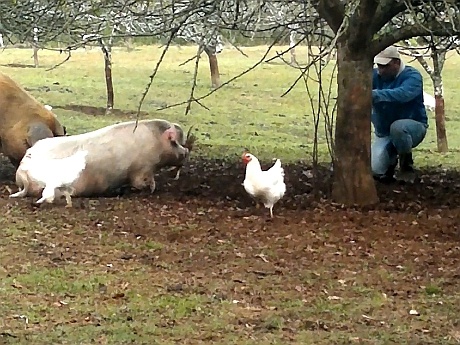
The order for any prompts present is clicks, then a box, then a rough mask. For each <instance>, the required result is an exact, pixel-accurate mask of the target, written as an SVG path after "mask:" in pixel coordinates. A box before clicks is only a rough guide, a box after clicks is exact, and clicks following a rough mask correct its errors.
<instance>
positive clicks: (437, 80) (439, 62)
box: [431, 46, 449, 153]
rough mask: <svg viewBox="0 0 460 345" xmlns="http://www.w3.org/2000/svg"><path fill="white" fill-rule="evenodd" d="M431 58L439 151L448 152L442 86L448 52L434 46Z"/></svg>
mask: <svg viewBox="0 0 460 345" xmlns="http://www.w3.org/2000/svg"><path fill="white" fill-rule="evenodd" d="M431 52H432V53H431V58H432V59H433V74H432V75H431V79H432V80H433V86H434V98H435V100H436V103H435V108H434V114H435V115H434V116H435V121H436V142H437V144H438V145H437V146H438V152H441V153H446V152H447V151H448V150H449V147H448V145H447V134H446V115H445V108H444V95H443V94H444V92H443V87H442V68H443V66H444V61H445V58H446V52H445V51H444V52H438V51H437V50H436V48H435V47H434V46H432V47H431Z"/></svg>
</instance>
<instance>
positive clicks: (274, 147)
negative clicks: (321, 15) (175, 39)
mask: <svg viewBox="0 0 460 345" xmlns="http://www.w3.org/2000/svg"><path fill="white" fill-rule="evenodd" d="M265 48H266V47H252V48H245V49H244V51H245V52H246V53H247V54H248V57H247V58H246V57H244V56H241V55H240V54H239V53H238V52H237V51H236V50H232V49H226V50H224V52H223V53H222V54H221V55H219V67H220V70H221V72H222V81H226V80H228V79H229V78H231V77H232V76H234V75H236V74H238V73H239V72H240V71H242V70H244V69H245V68H248V67H250V66H251V65H252V64H254V63H255V62H256V61H257V60H258V59H259V58H260V57H261V56H262V54H263V52H264V50H265ZM281 49H282V48H281V47H278V48H277V50H281ZM194 51H195V48H194V47H182V48H178V47H174V48H172V50H171V52H170V53H169V54H168V55H167V59H166V60H165V62H164V65H163V67H162V68H161V69H160V72H159V74H158V79H156V80H155V82H154V84H153V87H152V89H151V92H150V93H149V95H148V96H147V98H146V102H145V104H144V106H143V109H142V110H143V111H147V112H148V115H143V117H142V118H146V117H163V118H166V119H169V120H171V121H178V122H180V123H183V124H184V125H185V126H186V127H188V126H189V125H192V124H194V125H195V126H196V129H197V131H196V134H197V135H198V137H199V145H198V150H197V151H195V152H194V154H193V156H192V159H191V162H190V165H189V166H187V167H186V168H185V169H184V172H183V173H182V175H181V178H180V179H179V181H173V180H172V179H171V176H169V175H168V174H167V173H166V172H161V173H159V174H158V179H157V188H158V189H157V190H156V191H155V193H154V194H153V195H151V194H149V193H147V192H138V193H126V194H124V195H120V196H115V197H100V198H74V208H73V209H66V208H64V207H63V205H45V206H42V207H37V206H36V204H35V203H34V202H35V198H25V199H20V200H12V199H9V198H8V195H9V194H10V190H13V191H15V190H16V186H14V183H13V181H14V170H13V168H12V166H11V165H10V164H9V162H8V161H7V160H5V159H3V160H2V161H1V162H0V167H1V171H0V182H1V185H0V214H2V216H1V217H0V229H1V230H2V231H1V233H0V296H1V298H0V316H1V317H0V344H24V345H25V344H34V345H35V344H37V345H42V344H43V345H45V344H46V345H51V344H71V345H76V344H84V345H86V344H114V345H115V344H116V345H124V344H146V345H147V344H148V345H152V344H162V345H168V344H191V345H195V344H222V345H230V344H236V345H255V344H257V345H268V344H283V345H284V344H299V345H300V344H315V345H318V344H319V345H335V344H344V345H345V344H376V345H377V344H378V345H386V344H398V345H402V344H410V345H418V344H420V345H422V344H423V345H448V344H449V345H453V344H459V343H460V323H459V315H460V294H459V291H458V281H459V278H460V275H459V272H460V271H459V267H460V243H459V240H460V226H459V224H460V208H459V205H460V174H459V173H458V172H457V171H455V170H454V169H452V170H445V169H444V167H449V168H458V166H459V161H460V159H459V158H460V150H459V149H460V139H459V138H458V136H457V131H458V130H459V129H460V104H459V101H458V100H457V99H458V97H457V95H458V92H459V88H458V85H459V82H458V80H457V79H458V78H457V74H458V73H457V70H458V66H457V65H458V63H460V59H459V58H458V57H452V58H451V59H449V61H448V62H447V64H446V67H445V73H444V77H445V80H444V85H445V94H446V114H447V117H448V121H447V129H448V139H449V144H450V149H451V150H450V152H449V153H448V154H445V155H440V154H438V153H436V152H435V148H436V144H435V130H434V122H433V115H431V122H430V125H431V128H430V130H429V134H428V138H427V140H425V142H424V143H423V144H422V145H421V146H420V148H419V149H417V152H416V163H417V165H418V166H419V167H420V166H431V168H430V169H427V168H426V167H425V169H423V170H422V171H421V173H420V178H421V181H420V183H418V184H414V185H410V184H409V185H404V184H403V185H400V184H392V185H381V184H378V185H377V188H378V192H379V196H380V199H381V202H380V204H378V205H376V206H375V207H373V208H366V209H353V208H350V209H343V208H341V207H340V206H339V205H334V204H331V203H330V201H329V193H330V182H331V172H330V171H329V169H327V168H323V169H322V170H321V176H320V179H319V180H313V179H312V178H311V171H310V167H309V165H308V164H307V163H295V162H296V161H298V160H304V161H309V160H310V159H309V158H310V155H309V153H310V152H311V145H312V137H313V128H312V127H313V126H312V122H313V119H312V116H311V111H310V109H309V106H308V102H307V101H306V94H305V90H304V87H303V86H302V85H300V84H299V86H297V87H295V88H294V89H293V90H292V92H291V93H290V94H288V95H287V96H286V97H283V98H281V97H280V95H281V94H282V93H283V92H284V91H285V90H286V89H287V88H288V87H289V86H290V84H291V83H292V81H293V80H294V79H295V77H296V76H297V73H298V72H297V71H296V70H295V69H293V68H290V67H288V66H285V65H282V64H280V60H277V63H274V64H263V65H261V66H260V67H259V68H258V69H256V70H255V71H254V72H252V73H251V74H249V75H247V76H245V77H243V78H242V79H240V80H238V81H235V82H232V83H230V85H229V86H228V87H225V88H223V89H222V90H220V91H219V92H216V93H215V94H213V95H212V96H211V97H209V98H208V99H207V100H205V101H204V103H205V104H206V105H207V106H208V107H209V108H210V110H209V111H207V110H205V109H203V108H201V107H199V106H197V105H194V106H193V108H192V112H191V114H190V115H187V116H184V110H185V106H182V107H178V108H172V109H168V110H164V111H161V112H159V111H157V110H156V108H158V107H159V106H164V105H170V104H173V103H175V102H180V101H184V100H186V99H187V97H188V94H189V92H190V88H191V85H192V84H191V80H192V73H193V72H192V71H193V63H189V64H187V65H185V66H180V63H181V62H183V61H185V60H186V59H187V58H189V57H191V56H193V54H194ZM304 51H305V50H304ZM159 54H160V50H159V48H158V47H138V48H137V49H136V50H135V51H134V52H131V53H128V52H126V51H125V50H124V49H119V48H117V49H115V50H114V54H113V58H114V72H113V76H114V86H115V107H116V108H119V109H121V110H123V111H124V114H121V115H111V116H95V115H94V113H96V112H97V111H98V109H99V108H100V107H102V108H103V107H104V106H105V99H106V96H105V83H104V74H103V73H104V70H103V58H102V55H101V53H100V52H99V50H97V49H94V50H91V51H83V50H82V51H78V52H75V53H73V54H72V58H71V60H70V61H69V62H67V63H65V64H64V65H62V66H61V67H59V68H57V69H54V70H52V71H46V69H47V68H50V67H52V66H53V65H55V64H56V63H59V62H61V61H62V60H63V59H64V56H63V55H59V54H57V53H55V52H49V51H40V52H39V56H40V61H41V66H42V67H41V68H38V69H34V68H27V67H24V65H30V64H32V61H33V60H32V51H31V50H14V49H7V50H4V51H2V52H0V65H1V66H0V71H2V72H4V73H7V74H8V75H10V76H12V77H13V78H14V79H15V80H17V81H18V82H19V83H21V84H22V85H23V86H24V87H26V88H27V89H28V90H30V92H31V93H32V94H33V95H34V96H35V97H37V98H38V99H39V100H40V101H42V102H43V103H47V104H50V105H52V106H53V107H54V111H55V112H56V114H57V115H58V116H59V118H60V119H62V122H63V123H64V124H65V125H66V126H67V128H68V129H69V132H70V133H82V132H85V131H88V130H91V129H95V128H99V127H102V126H104V125H108V124H111V123H114V122H117V121H124V120H127V119H130V118H133V112H135V110H136V109H137V104H138V101H139V99H140V94H141V93H142V91H143V90H144V88H145V86H146V84H147V81H148V76H149V75H150V73H151V71H152V70H153V67H154V64H155V62H156V60H157V58H158V56H159ZM297 55H298V58H299V60H302V59H304V57H302V51H298V53H297ZM305 60H306V59H305ZM8 65H10V66H8ZM11 65H12V66H13V67H11ZM14 66H16V67H14ZM426 84H427V85H428V86H429V88H430V87H431V83H430V81H429V80H428V79H426ZM209 85H210V76H209V72H208V63H207V59H206V58H204V59H203V60H202V61H201V62H200V70H199V78H198V93H199V94H204V93H206V92H208V91H210V88H209ZM82 106H84V107H86V108H82ZM69 109H75V110H69ZM76 109H80V110H85V111H87V112H88V113H90V114H85V113H83V112H81V111H77V110H76ZM130 112H131V114H130ZM91 114H93V115H91ZM322 137H323V141H322V142H323V143H322V146H321V155H322V158H323V160H324V161H327V150H326V147H325V144H324V136H322ZM245 147H247V148H250V149H251V150H252V151H253V152H254V153H256V154H257V155H258V156H259V157H260V158H261V160H262V164H263V165H264V166H269V165H270V164H271V159H272V158H273V157H280V158H281V159H282V160H283V162H284V163H285V170H286V184H287V193H286V197H285V198H284V199H283V200H282V201H280V203H278V204H277V205H276V206H275V209H274V213H275V218H274V219H273V220H272V221H267V215H268V213H267V210H265V209H263V208H260V209H256V208H255V206H254V203H253V202H252V200H251V199H250V198H249V197H248V196H247V195H246V194H245V192H244V190H243V188H242V186H241V182H242V181H243V178H244V167H243V166H242V165H241V164H240V162H239V157H240V154H241V151H242V149H243V148H245ZM223 158H226V159H225V160H224V159H223ZM439 165H442V168H441V169H439V168H438V166H439ZM433 167H435V168H436V169H433ZM314 187H316V190H317V191H318V193H319V194H318V198H315V196H314V194H313V190H314Z"/></svg>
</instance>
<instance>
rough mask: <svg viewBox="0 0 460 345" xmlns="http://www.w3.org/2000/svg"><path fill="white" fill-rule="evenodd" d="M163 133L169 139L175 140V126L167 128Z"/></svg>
mask: <svg viewBox="0 0 460 345" xmlns="http://www.w3.org/2000/svg"><path fill="white" fill-rule="evenodd" d="M163 135H164V136H165V137H166V138H167V139H168V140H170V141H176V139H177V132H176V129H175V128H168V129H167V130H165V131H164V133H163Z"/></svg>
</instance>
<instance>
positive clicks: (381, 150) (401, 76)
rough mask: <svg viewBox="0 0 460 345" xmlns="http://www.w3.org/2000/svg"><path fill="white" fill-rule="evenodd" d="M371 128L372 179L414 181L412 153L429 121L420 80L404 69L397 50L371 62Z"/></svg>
mask: <svg viewBox="0 0 460 345" xmlns="http://www.w3.org/2000/svg"><path fill="white" fill-rule="evenodd" d="M374 63H375V64H376V65H377V68H374V71H373V81H372V83H373V86H372V124H373V125H374V129H375V140H374V142H373V143H372V148H371V167H372V173H373V175H374V178H375V179H376V180H378V181H381V182H391V181H394V179H395V178H394V175H395V170H396V167H397V164H398V159H399V173H398V175H397V178H398V179H401V180H404V181H412V182H413V181H414V180H415V171H414V167H413V163H414V162H413V158H412V149H413V148H414V147H417V146H418V145H419V144H420V143H421V142H422V141H423V139H424V138H425V135H426V131H427V128H428V119H427V115H426V110H425V106H424V104H423V79H422V75H421V74H420V72H419V71H418V70H416V69H415V68H413V67H411V66H405V64H404V62H403V61H402V60H401V57H400V54H399V52H398V49H397V48H396V47H394V46H390V47H388V48H386V49H385V50H383V51H382V52H380V53H379V54H378V55H376V56H375V58H374Z"/></svg>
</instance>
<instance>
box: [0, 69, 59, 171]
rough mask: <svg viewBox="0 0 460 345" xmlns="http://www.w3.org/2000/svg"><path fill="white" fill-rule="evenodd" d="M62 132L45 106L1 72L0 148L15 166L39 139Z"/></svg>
mask: <svg viewBox="0 0 460 345" xmlns="http://www.w3.org/2000/svg"><path fill="white" fill-rule="evenodd" d="M65 134H66V131H65V127H64V126H62V125H61V123H60V122H59V121H58V119H57V118H56V115H55V114H54V113H53V112H52V111H51V110H50V109H49V108H48V107H46V106H44V105H42V104H41V103H39V102H38V101H37V100H36V99H35V98H34V97H32V95H30V94H29V93H28V92H27V91H26V90H24V89H23V88H22V87H21V86H19V85H18V84H17V83H16V82H15V81H14V80H12V79H11V78H10V77H8V76H7V75H5V74H3V73H0V140H1V148H0V150H1V151H2V152H3V154H4V155H5V156H7V157H8V158H9V159H10V161H11V163H13V165H14V166H15V167H16V168H17V167H18V165H19V162H20V161H21V159H22V158H23V157H24V155H25V153H26V150H27V149H28V148H29V147H31V146H32V145H34V144H35V143H36V142H37V141H38V140H40V139H43V138H49V137H54V136H62V135H65Z"/></svg>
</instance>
